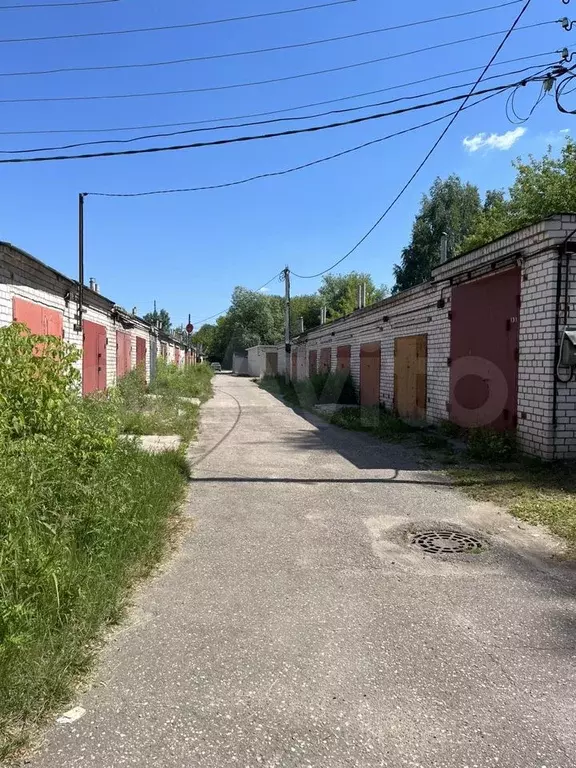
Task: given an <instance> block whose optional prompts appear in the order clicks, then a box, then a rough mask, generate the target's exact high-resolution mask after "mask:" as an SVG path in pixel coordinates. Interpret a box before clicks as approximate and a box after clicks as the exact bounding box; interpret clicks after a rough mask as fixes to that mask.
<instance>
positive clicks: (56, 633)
mask: <svg viewBox="0 0 576 768" xmlns="http://www.w3.org/2000/svg"><path fill="white" fill-rule="evenodd" d="M3 449H4V450H2V452H1V454H0V497H1V498H2V499H3V508H2V518H1V520H0V538H1V540H2V549H1V551H0V758H5V757H7V756H8V755H10V754H13V753H14V751H15V750H17V749H18V748H20V747H22V746H24V745H25V744H26V743H27V740H28V738H29V735H30V733H31V731H33V729H34V727H35V726H36V725H37V724H39V723H40V722H42V720H43V719H44V718H45V717H46V715H47V713H50V712H52V711H55V710H57V709H58V708H59V707H61V706H62V705H64V704H67V703H68V702H70V701H71V699H72V696H73V692H74V688H75V685H76V684H77V682H78V680H79V678H80V677H81V676H82V675H84V674H85V673H86V671H87V670H88V668H89V666H90V663H91V661H92V659H93V656H94V651H95V648H96V647H97V643H98V641H99V640H100V639H101V638H102V635H103V631H104V629H105V628H106V627H107V626H109V625H111V624H114V623H115V622H117V621H118V620H119V617H120V616H121V614H122V609H123V606H124V604H125V599H126V595H127V591H128V589H129V587H130V585H131V584H132V583H133V582H134V581H135V580H136V579H139V578H141V577H143V576H145V575H146V574H147V573H149V571H150V569H151V568H152V567H153V566H154V565H155V564H156V563H157V562H158V561H159V559H160V558H161V556H162V553H163V551H164V548H165V546H166V544H167V541H168V539H169V537H170V532H171V529H172V526H173V522H174V520H175V515H176V512H177V509H178V505H179V502H180V501H181V499H182V498H183V493H184V489H185V486H186V479H187V468H186V466H185V463H184V460H183V458H182V456H181V454H178V453H165V454H161V455H154V456H151V455H148V454H145V453H143V452H141V451H139V450H138V449H137V448H135V447H134V446H133V445H131V444H123V443H122V442H120V441H118V442H117V443H116V445H115V446H114V448H113V449H112V450H108V451H107V452H106V454H105V455H104V456H103V457H102V458H101V459H100V460H99V461H98V462H95V463H94V465H93V466H88V467H82V468H81V470H80V471H79V467H78V464H77V461H76V459H75V457H74V456H73V455H71V454H70V453H69V452H67V451H66V450H63V449H58V447H57V446H56V445H54V444H51V443H49V442H46V441H34V440H33V441H29V442H28V443H27V444H26V445H24V444H12V445H10V446H3Z"/></svg>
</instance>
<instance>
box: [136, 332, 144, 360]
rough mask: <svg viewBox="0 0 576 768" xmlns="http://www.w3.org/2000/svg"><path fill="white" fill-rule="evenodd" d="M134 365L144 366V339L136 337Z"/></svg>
mask: <svg viewBox="0 0 576 768" xmlns="http://www.w3.org/2000/svg"><path fill="white" fill-rule="evenodd" d="M136 365H143V366H144V367H145V366H146V339H141V338H140V337H138V338H137V339H136Z"/></svg>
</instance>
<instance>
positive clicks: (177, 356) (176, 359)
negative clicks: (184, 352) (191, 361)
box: [174, 347, 180, 365]
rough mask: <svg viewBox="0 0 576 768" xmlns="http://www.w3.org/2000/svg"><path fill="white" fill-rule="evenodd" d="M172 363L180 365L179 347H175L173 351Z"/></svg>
mask: <svg viewBox="0 0 576 768" xmlns="http://www.w3.org/2000/svg"><path fill="white" fill-rule="evenodd" d="M174 362H175V363H176V365H180V349H179V347H176V349H175V350H174Z"/></svg>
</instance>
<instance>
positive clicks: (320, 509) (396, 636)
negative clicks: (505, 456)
mask: <svg viewBox="0 0 576 768" xmlns="http://www.w3.org/2000/svg"><path fill="white" fill-rule="evenodd" d="M216 387H217V394H216V397H215V398H214V400H212V401H211V402H210V403H209V404H208V405H207V406H205V408H204V416H203V430H202V436H201V440H200V443H199V444H198V446H196V448H195V450H194V455H193V457H192V458H193V461H195V462H197V469H196V481H195V483H194V484H193V486H192V498H191V504H190V515H191V516H192V517H193V518H194V520H195V527H194V530H193V531H192V532H191V533H190V534H189V535H188V536H187V538H186V539H185V541H184V542H183V544H182V546H181V548H180V550H179V552H178V554H176V555H175V556H174V558H173V559H172V561H171V562H170V563H169V564H168V565H167V567H166V568H165V570H164V572H163V573H162V574H161V575H160V576H159V577H158V578H156V579H155V580H154V581H153V582H152V583H150V584H148V585H147V586H146V587H145V589H144V590H143V593H142V594H141V595H140V596H139V598H138V605H137V607H136V610H135V612H134V620H133V622H132V623H131V624H129V625H128V626H127V627H125V628H124V629H123V630H122V631H120V632H119V633H117V634H116V636H115V638H114V639H113V641H112V642H111V643H110V644H109V645H108V647H107V649H106V651H105V653H104V656H103V662H102V665H101V666H100V668H99V669H98V671H97V675H96V681H95V682H96V684H95V686H94V687H93V688H92V690H91V691H89V692H88V693H86V694H85V695H83V696H80V697H79V700H78V702H74V703H81V704H82V705H83V706H84V707H85V708H86V709H87V714H86V716H85V717H84V718H83V719H82V720H80V721H78V722H77V723H76V724H74V725H68V726H57V727H56V728H55V729H53V730H51V731H50V732H49V733H48V735H47V738H48V743H47V746H46V748H45V749H44V751H43V752H41V753H40V754H39V755H37V756H36V757H35V758H34V760H33V761H32V762H33V765H34V766H38V767H40V766H41V767H42V768H69V767H71V766H80V765H91V766H92V765H93V766H97V768H117V767H119V766H124V765H128V766H138V767H139V768H148V767H150V768H151V767H152V766H153V767H154V768H184V767H186V768H193V767H194V766H202V768H204V766H205V767H206V768H212V767H214V768H231V766H242V768H248V766H250V767H252V766H281V768H292V767H293V768H300V767H301V766H315V767H317V768H340V767H342V768H343V767H344V766H359V767H363V766H366V767H367V768H368V767H372V766H385V767H386V768H400V767H401V766H413V767H414V768H416V766H423V767H424V768H429V767H431V766H438V767H440V766H446V767H447V768H465V766H468V768H475V767H478V768H484V766H491V767H496V766H501V767H502V768H544V766H546V768H569V767H570V768H573V766H574V765H576V743H575V742H576V680H575V674H574V672H575V664H574V650H575V645H576V643H575V629H576V617H575V612H574V607H575V601H574V579H573V577H572V576H571V574H570V571H569V570H568V569H567V568H565V567H563V566H561V565H558V564H555V563H554V560H553V559H552V557H551V554H552V553H553V551H554V542H553V540H552V539H549V538H548V537H547V536H545V535H543V534H541V533H539V532H538V531H537V530H536V529H532V528H529V527H526V526H524V525H522V526H521V527H520V526H519V524H518V521H516V520H515V519H513V518H511V517H509V516H508V515H507V514H505V513H499V512H498V510H496V509H495V508H494V507H491V506H490V505H484V504H475V503H473V502H470V501H469V500H467V499H465V498H464V497H462V496H460V495H459V494H458V493H456V492H455V491H453V490H451V489H450V488H448V487H447V485H446V483H445V481H444V480H443V478H442V476H441V475H440V474H434V473H430V472H426V471H424V470H423V468H422V466H420V464H419V463H418V460H417V458H415V457H414V455H412V454H411V453H410V452H408V451H406V450H404V449H403V448H401V447H397V446H385V445H382V444H379V443H376V442H374V441H372V440H371V439H369V438H366V437H364V436H362V435H358V434H354V433H348V432H342V431H340V430H337V429H334V428H332V427H329V426H326V425H323V424H317V425H315V424H314V423H312V422H311V421H309V420H308V419H305V418H303V417H301V416H299V415H297V414H296V413H294V412H293V411H292V410H290V409H288V408H286V407H284V406H283V405H282V404H281V403H280V402H279V401H278V400H276V399H275V398H273V397H272V396H270V395H268V394H267V393H265V392H263V391H261V390H259V389H258V388H257V387H256V386H255V385H254V384H253V383H252V382H250V381H249V380H246V379H235V378H232V377H230V376H218V377H217V379H216ZM437 523H438V524H442V523H443V524H444V526H446V525H449V526H451V527H452V526H455V527H456V528H458V527H460V528H462V529H463V530H470V531H473V532H476V533H477V534H479V535H480V536H481V537H483V538H484V539H485V541H486V542H487V544H488V546H487V548H486V549H485V550H484V551H482V552H481V553H480V554H476V555H466V556H459V555H457V556H454V555H451V556H448V557H439V556H437V555H430V554H426V553H424V552H422V551H420V550H418V549H417V548H415V547H413V546H411V545H410V544H409V543H408V542H409V540H410V537H409V535H408V533H407V532H408V531H412V530H414V531H416V530H426V529H428V528H429V527H431V526H433V525H435V524H437ZM101 682H103V683H104V685H100V683H101Z"/></svg>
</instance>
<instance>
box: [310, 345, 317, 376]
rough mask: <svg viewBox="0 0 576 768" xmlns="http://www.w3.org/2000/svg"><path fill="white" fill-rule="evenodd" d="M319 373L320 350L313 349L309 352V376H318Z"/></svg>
mask: <svg viewBox="0 0 576 768" xmlns="http://www.w3.org/2000/svg"><path fill="white" fill-rule="evenodd" d="M317 373H318V351H317V350H316V349H311V350H310V352H308V376H309V377H310V378H311V377H312V376H316V374H317Z"/></svg>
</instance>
